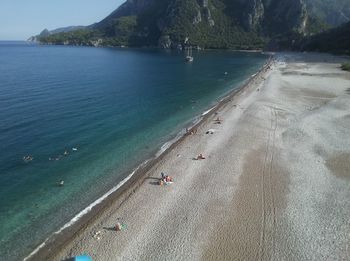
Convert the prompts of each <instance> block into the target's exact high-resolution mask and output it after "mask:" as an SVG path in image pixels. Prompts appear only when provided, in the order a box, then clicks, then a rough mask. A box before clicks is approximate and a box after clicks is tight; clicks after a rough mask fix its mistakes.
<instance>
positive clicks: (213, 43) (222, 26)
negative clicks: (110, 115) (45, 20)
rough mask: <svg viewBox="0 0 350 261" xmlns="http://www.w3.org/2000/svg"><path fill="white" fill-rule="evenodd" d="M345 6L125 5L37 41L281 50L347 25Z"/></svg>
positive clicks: (288, 1)
mask: <svg viewBox="0 0 350 261" xmlns="http://www.w3.org/2000/svg"><path fill="white" fill-rule="evenodd" d="M347 1H348V0H346V1H345V0H322V1H321V0H127V1H126V2H125V3H124V4H122V5H121V6H120V7H119V8H118V9H117V10H115V11H114V12H112V13H111V14H110V15H109V16H108V17H106V18H105V19H103V20H102V21H100V22H98V23H95V24H93V25H90V26H87V27H84V28H81V27H80V28H75V29H74V30H70V31H63V32H58V33H53V32H50V34H49V35H46V36H39V37H38V38H39V40H40V42H42V43H46V44H74V45H94V46H98V45H105V46H122V45H125V46H136V47H139V46H159V47H161V48H182V47H183V46H184V45H186V44H191V45H195V46H199V47H204V48H233V49H256V48H262V47H264V46H265V45H266V44H267V43H269V46H270V47H271V48H275V49H277V48H281V47H282V48H285V47H287V46H291V45H293V42H295V41H296V40H299V39H300V38H301V37H304V36H305V35H310V34H314V33H318V32H320V31H323V30H325V29H327V28H329V27H331V26H334V25H338V23H341V21H346V20H349V19H348V15H349V16H350V11H349V10H348V9H347V8H348V6H349V5H348V4H347ZM326 3H327V4H326ZM336 7H337V8H338V9H337V8H336ZM348 11H349V12H348ZM337 12H342V14H343V16H339V15H337ZM336 17H338V18H339V19H335V18H336ZM342 19H343V20H342ZM329 21H331V22H332V23H331V22H329Z"/></svg>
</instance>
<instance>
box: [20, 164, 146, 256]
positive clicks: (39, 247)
mask: <svg viewBox="0 0 350 261" xmlns="http://www.w3.org/2000/svg"><path fill="white" fill-rule="evenodd" d="M149 161H150V160H146V161H144V162H143V163H142V164H140V165H139V166H138V167H137V168H135V169H134V170H133V171H132V172H131V174H129V175H128V176H127V177H126V178H125V179H123V180H122V181H121V182H120V183H118V185H117V186H115V187H113V188H112V189H110V190H109V191H108V192H107V193H105V194H104V195H103V196H102V197H100V198H98V199H97V200H95V201H94V202H93V203H91V204H90V205H89V206H87V207H86V208H85V209H83V210H82V211H80V212H79V213H78V214H77V215H76V216H75V217H73V218H72V219H71V220H70V221H69V222H68V223H66V224H65V225H64V226H63V227H61V228H60V229H59V230H57V231H56V232H54V233H53V235H58V234H60V233H61V232H62V231H63V230H65V229H66V228H68V227H71V226H72V225H74V224H75V223H76V222H77V221H79V219H81V218H82V217H83V216H85V215H86V214H88V213H89V212H90V211H91V210H92V209H93V208H94V207H95V206H97V205H98V204H100V203H101V202H102V201H104V200H105V199H106V198H108V197H109V196H110V195H111V194H113V193H114V192H116V191H117V190H118V189H119V188H121V187H122V186H123V185H124V184H125V183H126V182H127V181H128V180H130V179H131V177H132V176H133V175H134V174H135V173H136V171H138V170H139V169H140V168H142V167H143V166H145V165H146V164H147V163H148V162H149ZM53 235H51V236H49V237H48V238H46V239H45V241H44V242H43V243H41V244H40V245H39V246H38V247H37V248H35V249H34V251H33V252H31V253H30V254H29V255H28V256H27V257H25V258H24V259H23V260H24V261H26V260H28V259H29V258H31V257H32V256H33V255H35V254H36V253H37V252H38V251H39V250H40V249H42V248H43V247H44V246H45V245H46V243H47V242H48V241H49V240H50V239H51V238H52V236H53Z"/></svg>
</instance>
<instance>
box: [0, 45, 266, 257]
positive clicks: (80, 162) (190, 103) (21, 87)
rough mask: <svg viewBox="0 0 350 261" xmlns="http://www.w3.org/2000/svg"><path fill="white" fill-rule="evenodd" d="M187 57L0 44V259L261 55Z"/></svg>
mask: <svg viewBox="0 0 350 261" xmlns="http://www.w3.org/2000/svg"><path fill="white" fill-rule="evenodd" d="M194 57H195V60H194V63H193V64H186V63H184V54H183V53H181V52H170V51H169V52H167V51H160V50H130V49H112V48H87V47H64V46H39V45H33V44H27V43H23V42H16V43H14V42H2V43H0V119H1V121H0V146H1V154H0V224H1V226H0V238H1V241H0V256H1V257H3V258H5V259H6V260H18V259H19V258H22V257H24V256H25V255H26V254H28V253H29V252H30V251H31V250H32V249H33V248H35V246H37V245H38V244H40V243H41V242H42V241H43V240H44V239H45V238H46V237H47V236H48V235H50V234H51V233H52V232H53V231H56V230H58V229H59V228H60V227H62V226H63V225H64V224H65V223H67V222H68V221H69V220H70V219H71V218H72V217H74V216H75V215H76V214H77V213H78V212H79V211H80V210H82V209H83V208H84V207H86V206H87V205H88V204H89V203H91V202H92V201H93V200H95V199H97V198H98V197H99V196H101V195H102V194H103V193H104V192H105V191H107V190H108V189H109V188H111V187H113V186H115V185H116V184H118V182H120V181H121V180H122V179H123V178H125V177H126V176H127V175H128V174H129V173H130V172H131V170H132V169H133V168H135V167H136V166H137V165H139V164H140V163H141V162H143V161H144V160H145V159H147V158H149V157H150V156H152V155H154V153H155V152H156V151H158V150H159V149H160V148H161V146H162V144H164V143H165V142H166V141H168V140H169V139H171V138H173V137H175V135H176V134H177V133H178V132H179V131H180V130H181V129H183V128H184V127H185V126H187V125H188V124H190V123H191V122H192V121H193V120H194V119H195V117H196V116H198V115H200V114H201V112H203V111H204V110H206V109H208V108H210V107H211V106H212V105H213V104H215V103H216V102H217V101H218V100H219V99H220V98H221V97H223V95H225V94H226V93H228V92H229V91H230V90H232V89H233V88H238V87H239V86H240V84H241V83H242V82H243V81H244V80H245V79H247V78H248V77H249V76H250V75H252V74H254V73H255V72H256V71H258V69H259V68H260V67H261V66H262V64H263V63H264V62H266V59H267V57H266V56H264V55H261V54H258V53H236V52H229V51H206V52H198V53H195V54H194ZM73 148H76V150H73ZM65 152H66V153H65ZM65 154H66V155H65ZM28 155H30V156H32V157H33V160H32V161H29V162H24V161H23V157H24V156H28ZM60 180H64V182H65V183H64V184H65V185H64V186H63V187H59V186H57V182H59V181H60ZM18 246H21V247H20V248H19V247H18Z"/></svg>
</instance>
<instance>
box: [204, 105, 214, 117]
mask: <svg viewBox="0 0 350 261" xmlns="http://www.w3.org/2000/svg"><path fill="white" fill-rule="evenodd" d="M215 107H216V105H215V106H213V107H212V108H210V109H209V110H207V111H205V112H203V113H202V116H205V115H207V114H208V113H209V112H211V111H212V110H214V109H215Z"/></svg>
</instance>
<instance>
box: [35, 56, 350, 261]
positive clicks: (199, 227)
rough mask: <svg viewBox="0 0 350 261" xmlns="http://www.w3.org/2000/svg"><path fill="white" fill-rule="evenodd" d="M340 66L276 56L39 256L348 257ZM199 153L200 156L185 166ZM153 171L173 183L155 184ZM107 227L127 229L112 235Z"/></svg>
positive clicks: (346, 103)
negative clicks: (136, 180) (119, 196)
mask: <svg viewBox="0 0 350 261" xmlns="http://www.w3.org/2000/svg"><path fill="white" fill-rule="evenodd" d="M341 61H342V58H339V57H333V56H330V55H319V54H288V53H286V54H277V55H276V62H275V63H274V64H273V65H272V67H271V69H269V70H268V71H266V72H264V73H262V74H260V75H259V77H258V78H257V79H255V81H253V82H252V83H250V84H249V86H247V87H246V88H245V89H244V90H243V91H241V92H240V93H239V94H237V95H235V96H234V97H233V98H232V99H231V100H230V101H229V102H227V103H225V105H224V106H222V107H221V108H220V109H219V110H218V111H217V112H216V113H215V114H213V115H211V116H210V117H209V118H208V119H206V120H205V121H204V122H203V123H202V124H201V125H200V126H199V127H198V129H197V132H196V133H195V134H194V135H188V136H187V137H186V138H185V139H184V140H183V141H181V142H180V143H179V144H178V145H177V146H176V147H175V148H173V149H172V150H171V151H170V152H169V153H167V155H166V156H165V157H164V158H162V159H161V160H160V162H158V163H157V164H156V165H155V166H153V167H152V168H151V169H150V170H149V171H148V173H146V175H145V176H144V177H145V179H144V180H143V183H142V185H140V186H139V187H138V189H137V190H135V191H134V193H132V194H131V196H130V197H128V198H127V199H126V200H125V201H124V202H123V203H122V204H120V201H116V202H112V203H111V204H110V206H109V207H108V208H107V209H106V210H104V211H103V213H101V215H100V216H99V217H98V218H97V219H96V220H95V221H94V222H93V223H92V224H89V225H88V226H87V227H85V228H84V229H83V230H82V231H81V232H80V233H78V234H77V235H75V237H74V238H73V240H71V241H69V242H66V244H65V246H64V248H63V249H61V250H59V251H57V249H52V252H51V254H50V255H49V256H50V260H66V259H68V258H70V257H72V256H75V255H79V254H82V253H85V254H88V255H90V256H91V257H92V258H93V260H349V256H350V234H349V231H350V219H349V217H350V200H349V199H350V73H349V72H344V71H341V69H340V62H341ZM217 118H220V120H221V124H217V122H216V121H215V119H217ZM209 129H214V133H213V134H206V132H207V131H208V130H209ZM200 153H202V154H203V155H204V156H205V158H206V159H203V160H194V158H195V157H197V155H199V154H200ZM161 172H164V173H166V174H168V175H170V176H172V177H173V178H174V181H175V182H174V183H173V184H171V185H168V186H159V185H158V178H160V173H161ZM117 222H120V223H122V224H125V226H126V228H125V229H124V230H122V231H118V232H116V231H115V229H114V227H115V225H116V223H117ZM33 259H35V256H34V257H33ZM35 260H38V259H35Z"/></svg>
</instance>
